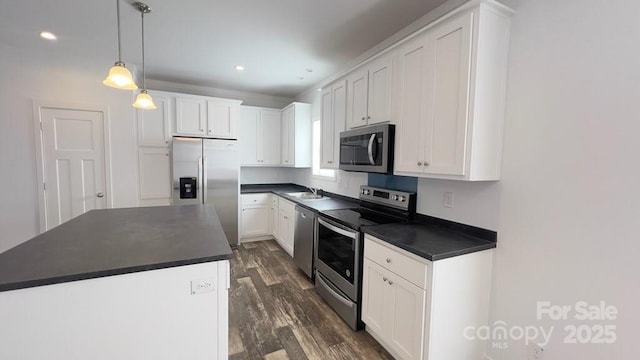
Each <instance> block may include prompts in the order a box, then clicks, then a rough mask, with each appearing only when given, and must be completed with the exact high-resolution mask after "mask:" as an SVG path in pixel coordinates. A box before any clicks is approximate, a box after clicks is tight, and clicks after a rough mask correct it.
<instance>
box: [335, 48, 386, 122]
mask: <svg viewBox="0 0 640 360" xmlns="http://www.w3.org/2000/svg"><path fill="white" fill-rule="evenodd" d="M393 56H394V55H393V53H391V54H385V55H383V56H381V57H379V58H376V59H374V60H372V61H371V62H369V63H367V64H365V65H364V66H362V67H361V68H359V69H357V70H356V71H354V72H353V73H351V74H350V75H349V76H348V77H347V118H346V124H347V128H349V129H352V128H356V127H360V126H364V125H370V124H376V123H380V122H385V121H391V92H392V75H393Z"/></svg>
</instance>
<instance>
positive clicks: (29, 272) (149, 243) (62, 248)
mask: <svg viewBox="0 0 640 360" xmlns="http://www.w3.org/2000/svg"><path fill="white" fill-rule="evenodd" d="M232 255H233V253H232V251H231V248H230V247H229V243H228V241H227V238H226V236H225V234H224V231H223V230H222V226H221V225H220V221H219V220H218V215H217V214H216V212H215V210H214V209H213V208H212V207H209V206H206V205H184V206H159V207H144V208H127V209H107V210H92V211H89V212H87V213H85V214H83V215H81V216H78V217H77V218H75V219H72V220H70V221H68V222H66V223H64V224H62V225H60V226H58V227H55V228H53V229H51V230H49V231H47V232H45V233H43V234H40V235H38V236H36V237H35V238H33V239H31V240H29V241H27V242H24V243H22V244H20V245H18V246H16V247H14V248H12V249H9V250H7V251H5V252H4V253H2V254H0V291H7V290H15V289H22V288H28V287H34V286H42V285H49V284H56V283H62V282H69V281H76V280H84V279H91V278H97V277H103V276H111V275H120V274H126V273H132V272H138V271H147V270H154V269H162V268H168V267H174V266H182V265H190V264H197V263H203V262H210V261H218V260H227V259H231V257H232Z"/></svg>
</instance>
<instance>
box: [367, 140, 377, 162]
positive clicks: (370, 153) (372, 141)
mask: <svg viewBox="0 0 640 360" xmlns="http://www.w3.org/2000/svg"><path fill="white" fill-rule="evenodd" d="M374 141H376V134H371V138H369V146H367V151H368V155H369V163H370V164H371V165H375V164H376V162H375V160H374V159H373V144H374Z"/></svg>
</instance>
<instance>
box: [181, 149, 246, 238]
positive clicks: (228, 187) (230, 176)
mask: <svg viewBox="0 0 640 360" xmlns="http://www.w3.org/2000/svg"><path fill="white" fill-rule="evenodd" d="M172 153H173V155H172V156H173V159H172V160H173V161H172V167H171V172H172V176H173V204H174V205H192V204H210V205H213V206H214V208H215V209H216V212H217V213H218V217H219V218H220V222H221V223H222V228H223V229H224V233H225V235H226V236H227V240H228V241H229V244H230V245H231V246H232V247H236V246H237V245H238V213H239V209H238V197H239V195H238V194H239V192H240V188H239V185H238V177H239V173H240V168H239V165H238V164H239V163H238V142H237V141H236V140H219V139H200V138H187V137H174V138H173V152H172Z"/></svg>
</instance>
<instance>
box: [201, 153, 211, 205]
mask: <svg viewBox="0 0 640 360" xmlns="http://www.w3.org/2000/svg"><path fill="white" fill-rule="evenodd" d="M208 165H209V164H207V157H206V156H203V157H202V169H203V172H201V174H202V203H203V204H206V203H207V187H208V184H207V181H208V179H209V177H208V176H207V168H208V167H209V166H208Z"/></svg>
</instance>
